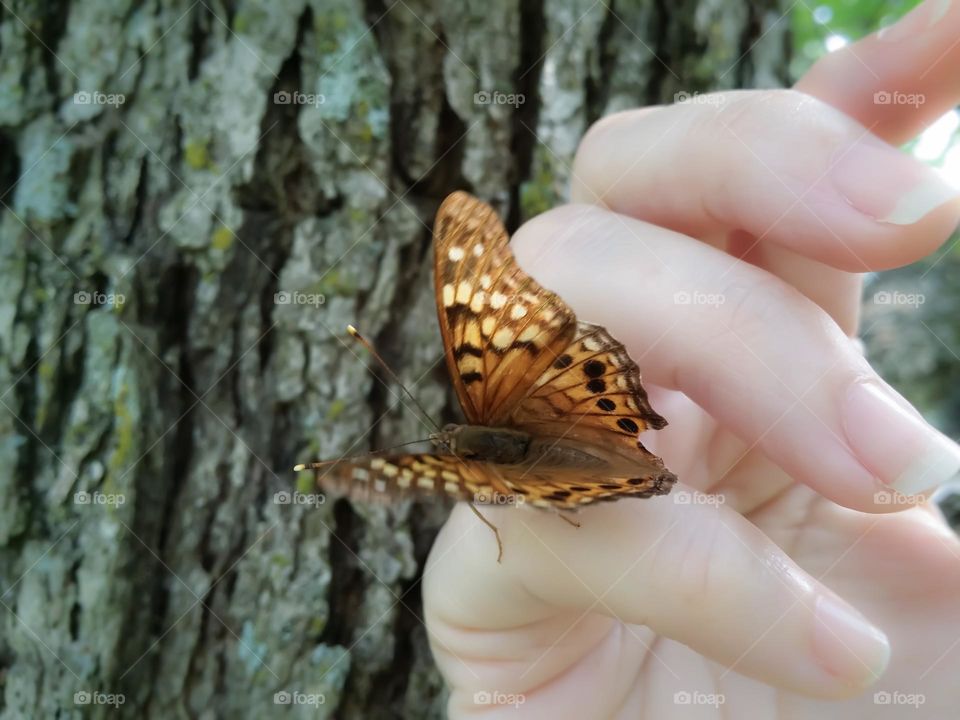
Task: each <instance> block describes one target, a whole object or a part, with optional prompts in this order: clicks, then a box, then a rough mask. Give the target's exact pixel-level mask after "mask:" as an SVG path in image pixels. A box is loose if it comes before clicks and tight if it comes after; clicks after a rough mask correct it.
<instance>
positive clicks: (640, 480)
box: [627, 478, 646, 485]
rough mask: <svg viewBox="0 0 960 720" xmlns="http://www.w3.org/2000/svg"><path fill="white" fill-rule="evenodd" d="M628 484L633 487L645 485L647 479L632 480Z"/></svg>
mask: <svg viewBox="0 0 960 720" xmlns="http://www.w3.org/2000/svg"><path fill="white" fill-rule="evenodd" d="M627 482H628V483H629V484H631V485H643V484H644V483H645V482H646V479H645V478H630V479H629V480H627Z"/></svg>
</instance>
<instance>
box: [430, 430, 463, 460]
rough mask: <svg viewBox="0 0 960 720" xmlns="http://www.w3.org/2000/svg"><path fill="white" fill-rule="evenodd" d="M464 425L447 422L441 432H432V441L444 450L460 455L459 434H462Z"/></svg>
mask: <svg viewBox="0 0 960 720" xmlns="http://www.w3.org/2000/svg"><path fill="white" fill-rule="evenodd" d="M462 427H463V426H462V425H457V424H456V423H447V424H446V425H444V426H443V430H441V431H440V432H435V433H430V435H429V437H430V442H432V443H433V444H434V445H435V446H436V447H438V448H439V449H440V450H442V451H444V452H448V453H450V454H452V455H458V454H459V453H458V452H457V436H458V435H459V434H460V428H462Z"/></svg>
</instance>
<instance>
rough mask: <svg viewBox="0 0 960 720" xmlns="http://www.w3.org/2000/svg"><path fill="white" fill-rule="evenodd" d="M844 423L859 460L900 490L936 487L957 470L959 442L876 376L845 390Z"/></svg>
mask: <svg viewBox="0 0 960 720" xmlns="http://www.w3.org/2000/svg"><path fill="white" fill-rule="evenodd" d="M843 428H844V433H845V434H846V436H847V442H848V443H850V447H851V448H852V450H853V451H854V453H856V455H857V457H858V458H859V459H860V462H862V463H863V464H864V465H865V466H866V468H867V469H868V470H870V471H871V472H872V473H873V474H874V475H876V476H877V477H878V478H879V479H880V480H881V481H882V482H883V483H884V484H885V485H887V486H889V487H891V488H893V489H894V490H895V491H896V492H898V493H901V494H903V495H917V494H920V493H923V492H926V491H928V490H931V489H933V488H936V487H938V486H940V485H942V484H943V483H945V482H946V481H947V480H949V479H950V478H952V477H953V476H954V475H956V474H957V472H958V471H960V447H958V446H957V444H956V443H954V442H953V441H952V440H950V439H949V438H948V437H946V436H945V435H943V434H942V433H941V432H939V431H938V430H936V429H935V428H934V427H933V426H931V425H930V424H929V423H927V422H926V421H925V420H924V419H923V418H922V417H920V416H919V415H917V414H914V413H912V412H910V411H908V410H907V409H906V408H904V407H901V405H900V403H899V401H898V399H897V398H896V397H895V395H894V392H893V390H891V389H889V388H887V387H885V386H884V385H882V384H881V383H879V382H877V381H873V380H861V381H857V382H854V383H853V384H852V385H851V386H850V388H849V389H848V390H847V394H846V398H845V401H844V407H843Z"/></svg>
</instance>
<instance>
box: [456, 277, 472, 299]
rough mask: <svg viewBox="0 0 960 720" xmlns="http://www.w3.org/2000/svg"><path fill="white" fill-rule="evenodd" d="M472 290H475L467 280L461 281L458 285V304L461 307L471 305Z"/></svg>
mask: <svg viewBox="0 0 960 720" xmlns="http://www.w3.org/2000/svg"><path fill="white" fill-rule="evenodd" d="M472 290H473V288H471V287H470V283H468V282H467V281H466V280H461V281H460V284H459V285H457V303H459V304H460V305H466V304H467V303H469V302H470V295H471V293H472Z"/></svg>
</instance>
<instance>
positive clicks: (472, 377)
mask: <svg viewBox="0 0 960 720" xmlns="http://www.w3.org/2000/svg"><path fill="white" fill-rule="evenodd" d="M460 380H461V381H462V382H463V384H464V385H469V384H470V383H472V382H480V381H481V380H483V374H482V373H478V372H476V371H474V372H468V373H460Z"/></svg>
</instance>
